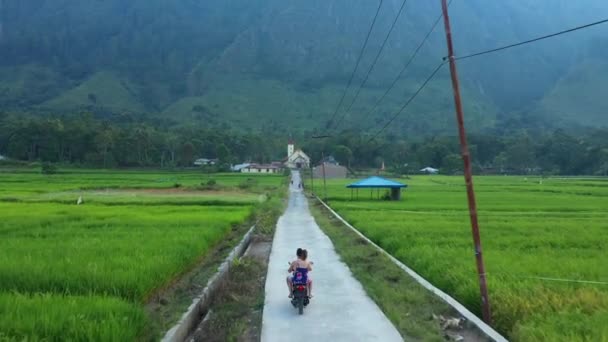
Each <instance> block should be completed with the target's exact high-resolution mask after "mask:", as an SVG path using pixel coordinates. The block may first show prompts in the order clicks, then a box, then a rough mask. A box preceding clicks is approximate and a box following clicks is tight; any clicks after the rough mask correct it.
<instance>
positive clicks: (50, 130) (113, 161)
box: [0, 113, 608, 175]
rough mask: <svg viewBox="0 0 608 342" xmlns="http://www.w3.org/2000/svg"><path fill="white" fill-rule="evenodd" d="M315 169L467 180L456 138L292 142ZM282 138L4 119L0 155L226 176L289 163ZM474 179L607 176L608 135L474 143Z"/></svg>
mask: <svg viewBox="0 0 608 342" xmlns="http://www.w3.org/2000/svg"><path fill="white" fill-rule="evenodd" d="M295 138H296V140H297V141H300V142H302V143H303V144H302V145H301V146H299V147H302V148H303V150H304V151H305V152H306V153H308V154H309V156H310V157H311V160H312V163H313V164H318V163H319V162H320V160H321V158H322V156H323V155H325V156H329V155H332V156H333V157H334V158H335V159H336V160H338V161H339V162H340V163H342V164H343V165H346V166H348V167H350V168H352V169H369V168H380V167H381V166H382V165H383V164H384V165H385V166H386V168H387V169H389V170H390V171H393V172H395V173H398V174H407V173H415V172H418V171H419V170H420V169H421V168H423V167H426V166H431V167H434V168H438V169H440V172H441V173H445V174H455V173H460V172H462V161H461V158H460V145H459V144H458V139H457V137H455V136H446V135H442V136H434V137H427V138H425V139H411V140H408V139H407V138H403V137H398V136H395V135H388V136H385V137H380V138H377V139H374V140H369V138H367V137H366V136H365V135H364V134H361V133H358V132H345V133H342V134H338V135H336V136H334V137H330V138H327V139H322V140H318V139H310V138H309V135H303V134H302V135H300V136H296V137H295ZM286 141H287V137H286V136H285V133H284V132H275V133H274V134H273V133H270V132H267V131H266V132H260V131H252V132H243V131H237V130H231V129H229V128H225V127H224V128H222V127H210V126H205V125H204V124H202V123H198V124H187V125H182V126H169V125H167V124H166V123H163V122H156V121H153V120H144V119H137V120H130V121H127V122H116V121H115V120H104V119H100V118H95V117H94V116H93V115H92V114H81V115H78V116H69V117H58V116H30V115H24V114H19V115H16V114H6V113H4V114H0V154H2V155H4V156H6V157H9V158H11V159H15V160H20V161H29V162H34V161H41V162H50V163H62V164H72V165H82V166H88V167H104V168H112V167H161V168H172V167H189V166H193V162H194V160H195V159H197V158H217V159H219V160H220V163H221V165H222V167H223V168H227V166H228V165H230V164H236V163H240V162H248V161H253V162H261V163H266V162H271V161H277V160H282V159H283V158H285V157H286ZM469 145H470V151H471V154H472V160H473V167H474V169H475V171H476V172H477V173H494V174H555V175H583V174H584V175H608V129H594V130H588V131H584V132H578V133H576V134H575V133H571V132H566V131H564V130H559V129H558V130H554V131H551V132H545V133H535V134H531V133H530V132H528V131H527V130H520V131H514V132H513V131H512V132H510V133H503V134H496V133H494V134H472V135H470V136H469Z"/></svg>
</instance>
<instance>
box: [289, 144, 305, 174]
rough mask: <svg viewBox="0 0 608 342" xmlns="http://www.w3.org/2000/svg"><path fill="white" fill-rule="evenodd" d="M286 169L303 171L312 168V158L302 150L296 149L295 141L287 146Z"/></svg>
mask: <svg viewBox="0 0 608 342" xmlns="http://www.w3.org/2000/svg"><path fill="white" fill-rule="evenodd" d="M285 167H288V168H290V169H302V168H306V169H307V168H309V167H310V157H308V155H306V153H304V151H302V150H300V149H297V150H296V149H295V145H294V143H293V141H289V144H287V159H285Z"/></svg>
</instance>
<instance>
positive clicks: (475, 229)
mask: <svg viewBox="0 0 608 342" xmlns="http://www.w3.org/2000/svg"><path fill="white" fill-rule="evenodd" d="M441 8H442V10H443V24H444V28H445V37H446V42H447V45H448V59H449V61H450V75H451V78H452V90H453V92H454V104H455V105H456V121H457V123H458V133H459V136H460V152H461V155H462V161H463V163H464V179H465V182H466V187H467V198H468V202H469V216H470V218H471V231H472V233H473V243H474V245H475V258H476V262H477V274H478V275H479V290H480V292H481V306H482V313H483V320H484V321H485V322H486V323H487V324H490V325H491V324H492V311H491V309H490V299H489V297H488V286H487V282H486V271H485V267H484V263H483V254H482V251H481V237H480V235H479V222H478V220H477V205H476V203H475V190H474V189H473V175H472V174H473V172H472V170H471V155H470V153H469V147H468V145H467V134H466V131H465V129H464V113H463V109H462V101H461V99H460V85H459V83H458V72H457V70H456V59H455V57H454V45H453V43H452V31H451V28H450V17H449V16H448V4H447V0H441Z"/></svg>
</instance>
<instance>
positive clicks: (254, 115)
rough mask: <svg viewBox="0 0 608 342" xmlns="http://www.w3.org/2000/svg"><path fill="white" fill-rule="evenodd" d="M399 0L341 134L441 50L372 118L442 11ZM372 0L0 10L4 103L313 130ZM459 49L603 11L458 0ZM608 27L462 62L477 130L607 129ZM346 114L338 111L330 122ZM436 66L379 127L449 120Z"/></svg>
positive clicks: (32, 4)
mask: <svg viewBox="0 0 608 342" xmlns="http://www.w3.org/2000/svg"><path fill="white" fill-rule="evenodd" d="M439 4H440V3H439V1H435V2H428V1H408V3H407V4H406V6H405V10H404V14H403V15H402V16H401V17H400V18H399V21H398V22H397V26H396V28H395V30H394V31H393V34H392V35H391V37H390V39H389V40H388V43H387V46H386V47H385V49H384V51H383V53H382V55H381V57H380V60H379V62H378V64H377V66H376V67H375V68H374V70H373V71H372V73H371V74H370V78H369V80H368V81H367V82H366V85H365V87H364V88H363V90H362V91H361V94H360V96H359V98H358V100H357V101H356V102H355V103H354V104H353V107H352V110H351V112H350V113H348V114H347V115H345V117H344V121H343V122H342V124H341V125H340V129H349V128H352V129H363V130H364V131H373V130H374V129H376V128H377V127H378V126H380V125H382V124H383V123H384V122H386V120H387V117H389V116H390V115H392V114H393V113H395V112H396V111H398V110H399V108H400V107H401V106H402V105H403V104H404V103H405V101H406V100H407V98H408V97H409V96H410V95H411V94H412V93H413V92H414V91H415V90H416V89H417V88H418V86H419V85H420V84H421V83H422V82H423V81H424V79H425V78H426V77H427V76H428V74H429V73H430V72H431V71H432V70H433V69H434V68H435V67H436V66H437V65H438V64H439V63H441V61H442V57H444V55H445V40H444V35H443V27H442V24H441V23H440V24H439V25H438V26H437V28H436V29H435V30H434V32H433V33H432V35H431V36H430V39H429V40H428V42H427V43H426V44H425V45H424V47H423V49H422V50H421V52H420V55H419V56H418V57H417V58H416V59H415V60H414V62H413V63H412V65H411V66H410V67H409V68H408V70H407V71H406V73H405V75H404V76H403V77H402V79H401V80H400V81H399V83H398V84H397V86H396V87H395V89H393V91H391V93H390V94H389V96H387V98H386V99H385V101H383V102H382V105H381V106H380V107H379V108H378V109H377V110H376V111H373V112H370V110H371V108H372V107H373V105H374V104H375V103H376V101H377V100H378V99H379V98H380V97H381V96H382V94H383V93H384V92H385V90H386V89H387V87H388V86H389V85H390V83H391V82H392V81H393V78H394V77H395V76H396V74H397V73H398V72H399V70H401V68H402V67H403V65H404V63H405V62H406V61H407V59H408V58H409V56H410V55H411V54H412V52H413V50H414V49H415V47H416V46H417V45H418V44H419V42H420V40H421V39H422V38H423V37H424V36H425V34H426V32H427V31H428V30H429V29H430V28H431V26H432V25H433V23H434V22H435V20H436V19H437V17H438V16H439V14H440V6H439ZM400 5H401V1H398V0H387V1H384V4H383V7H382V9H381V12H380V16H379V19H378V24H377V26H376V27H375V29H374V31H373V32H372V36H371V38H370V44H369V46H368V48H367V49H366V52H365V55H364V57H363V59H362V61H361V64H360V68H359V71H358V73H357V75H356V77H355V79H354V80H353V87H352V89H351V90H350V91H349V93H348V94H347V97H346V99H345V101H344V102H345V103H344V107H348V105H349V104H350V103H351V101H352V96H353V94H354V93H355V91H356V89H357V87H358V86H359V84H360V83H361V81H362V78H363V77H364V75H365V73H366V71H367V70H368V68H369V66H370V65H371V63H372V61H373V59H374V57H375V55H376V52H377V51H378V49H379V47H380V44H381V43H382V41H383V39H384V35H385V34H386V32H387V31H388V29H389V26H390V24H391V22H392V20H393V18H394V16H395V15H396V13H397V11H398V9H399V6H400ZM376 6H377V3H372V2H369V3H364V4H357V5H356V6H353V4H352V1H347V0H329V1H328V0H325V1H321V0H312V1H307V2H300V1H277V0H270V1H262V0H253V1H247V2H243V1H238V0H223V1H219V0H213V1H206V2H195V1H180V2H171V1H168V0H146V1H143V0H135V1H130V2H128V3H124V2H121V1H117V0H106V1H75V0H63V1H50V0H31V1H27V2H25V3H24V2H22V1H17V0H4V1H3V2H0V20H1V24H2V30H0V109H2V110H5V111H17V112H18V111H28V112H34V113H55V114H70V113H78V112H80V111H93V112H96V113H98V114H99V115H109V114H112V113H124V112H127V113H146V114H147V115H151V116H154V117H158V118H166V119H169V120H173V121H175V122H179V123H183V122H190V121H201V122H205V123H208V124H210V125H215V124H226V123H228V124H229V125H231V126H232V127H234V128H240V129H250V128H255V129H261V128H265V129H277V130H278V129H285V128H289V129H290V130H300V131H301V130H309V129H312V128H315V127H320V126H322V125H323V124H324V123H325V122H326V121H327V120H328V119H329V117H331V116H332V114H333V112H334V109H335V106H336V104H337V102H338V100H339V98H340V96H341V94H342V91H343V89H344V86H345V85H346V82H347V81H348V78H349V77H350V73H351V71H352V69H353V67H354V65H355V63H356V59H357V57H358V53H359V51H360V49H361V45H362V43H363V39H364V38H365V35H366V33H367V29H368V28H369V24H370V23H371V20H372V16H373V13H375V9H376ZM450 10H451V19H452V21H453V31H454V38H455V47H456V53H457V55H465V54H468V53H471V52H477V51H482V50H485V49H488V48H494V47H496V46H501V45H505V44H510V43H513V42H517V41H521V40H525V39H529V38H533V37H535V36H538V35H542V34H547V33H552V32H555V31H559V30H563V29H566V28H570V27H574V26H577V25H581V24H585V23H587V22H591V21H595V20H598V19H603V18H602V13H608V3H606V2H605V1H599V0H592V1H586V2H585V3H584V4H581V3H579V2H573V1H567V0H559V1H552V2H551V3H549V2H545V1H542V2H534V3H525V4H524V3H522V2H521V1H517V0H510V1H503V2H501V3H500V4H499V3H494V2H487V1H483V0H471V1H466V2H465V1H459V0H456V1H453V4H452V5H451V8H450ZM606 33H608V27H602V26H598V27H594V28H590V29H588V30H581V31H578V32H574V33H571V34H567V35H563V36H560V37H556V38H553V39H550V40H545V41H542V42H539V43H536V44H531V45H526V46H522V47H518V48H514V49H511V50H506V51H501V52H498V53H495V54H489V55H485V56H480V57H476V58H471V59H467V60H462V61H460V62H459V63H458V67H459V74H460V77H461V80H462V83H463V95H464V96H463V100H464V103H465V113H466V117H467V121H468V122H467V123H468V126H469V128H470V129H471V130H483V129H495V128H497V126H502V125H503V124H504V123H505V122H511V123H510V124H511V125H514V126H515V127H513V128H517V127H518V126H521V127H524V126H526V125H527V124H528V123H531V124H534V125H540V126H546V127H570V126H577V127H578V126H605V125H608V115H606V111H607V109H608V104H607V103H606V101H605V100H604V98H603V96H601V95H602V90H603V89H605V87H606V86H608V84H607V83H608V78H607V77H606V76H608V75H607V73H608V62H607V61H606V56H608V39H607V38H605V37H606ZM341 115H342V112H341V113H340V116H341ZM453 117H454V115H453V103H452V94H451V88H450V84H449V72H448V70H447V68H446V67H444V68H443V69H442V70H440V72H439V73H438V74H437V75H436V77H435V78H434V79H433V80H432V81H431V82H430V83H429V85H428V87H427V88H426V89H424V91H423V92H422V93H421V94H420V96H419V97H418V98H417V99H416V100H415V101H414V102H412V105H411V106H410V107H409V108H408V109H407V111H405V112H404V113H403V114H402V115H401V116H400V117H399V118H398V119H397V120H396V121H395V123H394V124H393V125H391V129H390V130H389V133H392V134H404V135H421V134H423V135H431V134H438V133H443V132H446V131H449V132H452V131H453V125H454V118H453Z"/></svg>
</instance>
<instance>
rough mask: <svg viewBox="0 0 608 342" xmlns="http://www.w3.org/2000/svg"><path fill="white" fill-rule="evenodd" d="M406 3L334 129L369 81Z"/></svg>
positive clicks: (404, 2)
mask: <svg viewBox="0 0 608 342" xmlns="http://www.w3.org/2000/svg"><path fill="white" fill-rule="evenodd" d="M406 3H407V0H403V2H402V3H401V8H399V12H397V16H395V19H394V20H393V23H392V24H391V28H390V29H389V30H388V33H387V34H386V37H384V41H383V42H382V45H381V46H380V49H379V50H378V53H377V54H376V57H375V58H374V61H373V62H372V64H371V65H370V67H369V69H368V70H367V73H366V74H365V77H364V78H363V82H361V84H360V85H359V88H358V89H357V92H356V93H355V96H354V97H353V100H352V101H351V102H350V105H348V108H347V109H346V111H345V112H344V114H343V115H342V117H340V120H338V122H337V124H336V125H334V127H335V128H338V126H339V125H340V124H341V123H342V120H344V117H346V115H347V114H348V113H350V110H351V108H352V107H353V105H354V104H355V102H356V101H357V98H359V94H360V93H361V89H362V88H363V86H364V85H365V83H366V82H367V80H368V79H369V75H370V74H371V73H372V70H374V67H375V66H376V64H377V63H378V60H379V59H380V56H381V55H382V51H383V50H384V47H385V46H386V43H387V42H388V39H389V37H390V35H391V33H393V29H394V28H395V25H396V24H397V21H398V20H399V17H400V16H401V13H403V9H404V8H405V4H406Z"/></svg>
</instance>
